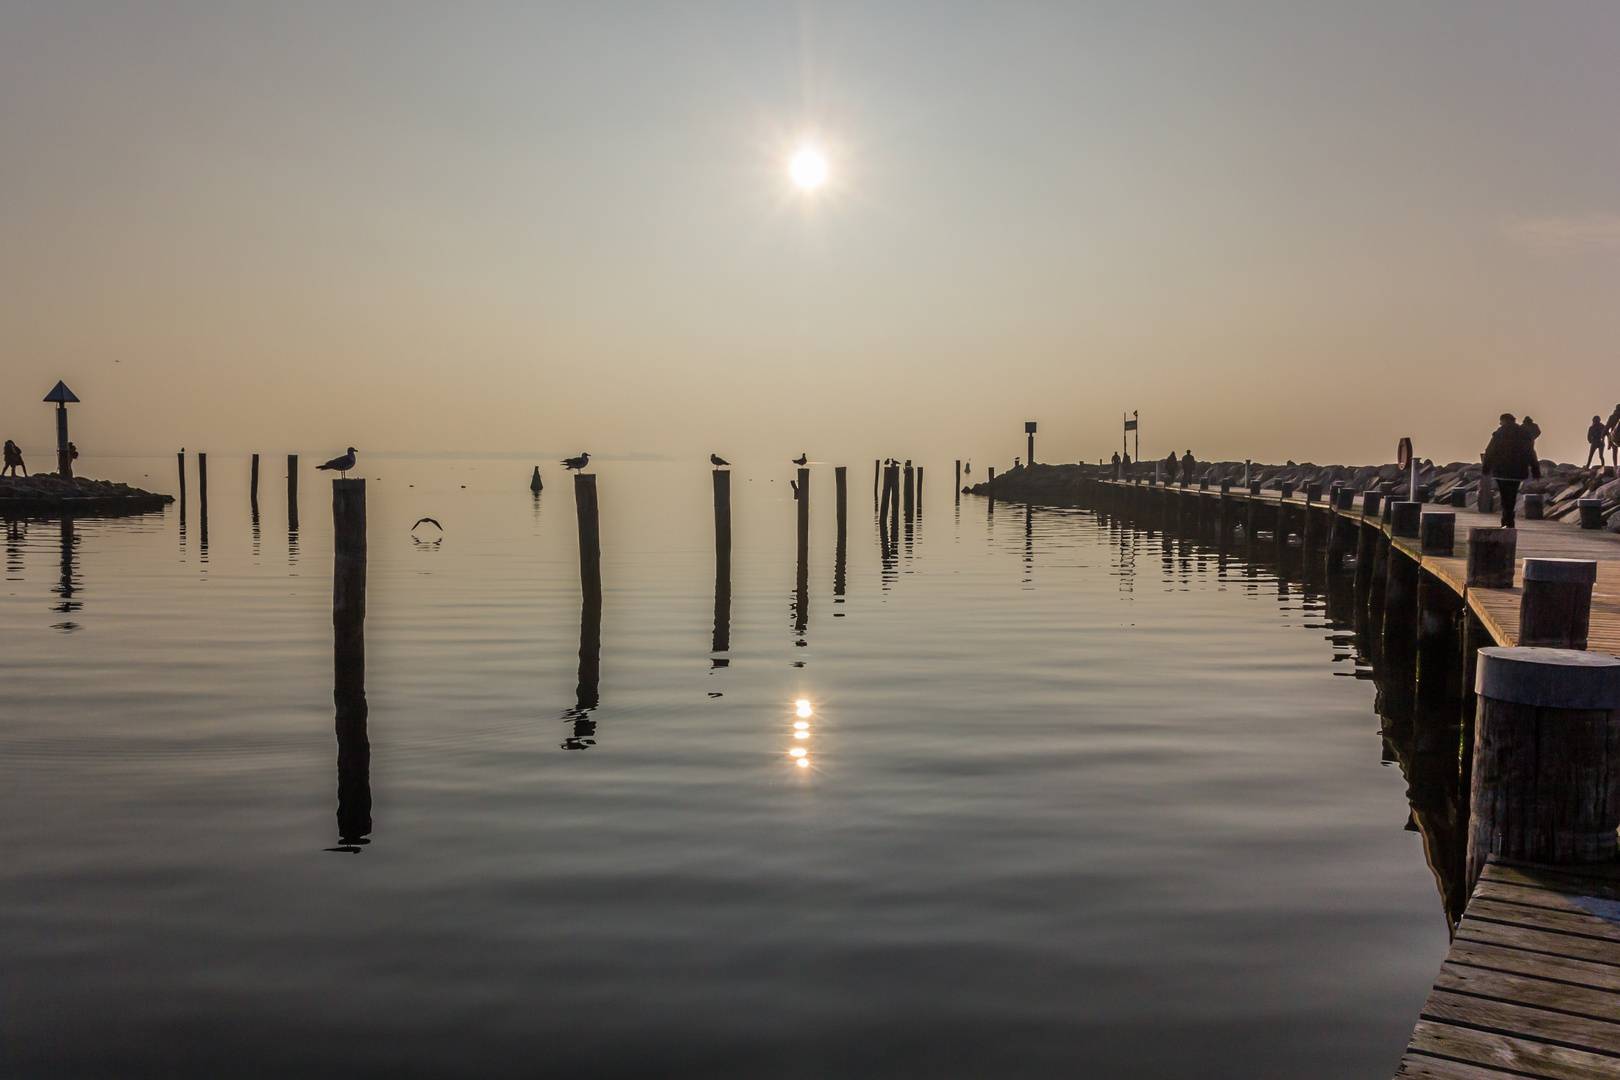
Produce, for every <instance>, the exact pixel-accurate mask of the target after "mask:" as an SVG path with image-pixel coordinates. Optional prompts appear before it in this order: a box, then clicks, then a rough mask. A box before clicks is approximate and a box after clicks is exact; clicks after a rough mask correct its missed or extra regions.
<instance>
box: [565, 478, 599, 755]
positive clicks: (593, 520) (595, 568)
mask: <svg viewBox="0 0 1620 1080" xmlns="http://www.w3.org/2000/svg"><path fill="white" fill-rule="evenodd" d="M574 512H575V515H576V516H577V517H578V519H579V591H580V614H579V684H578V685H577V686H576V687H575V688H574V699H575V703H574V709H573V712H572V713H571V714H570V715H571V716H573V718H574V734H573V737H572V738H571V739H569V740H568V741H567V742H565V743H564V744H563V745H564V746H565V747H567V748H568V749H583V748H584V747H586V746H588V745H590V742H587V741H586V736H589V735H593V734H594V733H595V731H596V726H595V722H594V721H592V720H591V719H590V715H589V714H590V711H591V710H592V709H594V708H596V706H597V704H598V702H599V700H600V689H599V688H600V684H601V673H602V536H601V532H600V527H599V523H598V520H597V505H596V474H595V473H575V474H574ZM592 741H594V740H592Z"/></svg>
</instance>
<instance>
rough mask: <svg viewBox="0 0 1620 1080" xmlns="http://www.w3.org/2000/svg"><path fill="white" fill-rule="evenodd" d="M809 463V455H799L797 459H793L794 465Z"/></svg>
mask: <svg viewBox="0 0 1620 1080" xmlns="http://www.w3.org/2000/svg"><path fill="white" fill-rule="evenodd" d="M809 461H810V455H809V454H800V455H799V456H798V457H796V458H794V459H793V464H795V465H805V464H808V463H809Z"/></svg>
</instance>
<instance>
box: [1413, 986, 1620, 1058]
mask: <svg viewBox="0 0 1620 1080" xmlns="http://www.w3.org/2000/svg"><path fill="white" fill-rule="evenodd" d="M1423 1019H1425V1020H1429V1021H1432V1022H1434V1023H1446V1024H1461V1025H1465V1026H1468V1027H1471V1028H1476V1029H1479V1030H1482V1031H1492V1032H1495V1033H1496V1034H1498V1035H1508V1036H1512V1037H1513V1038H1517V1039H1526V1040H1534V1041H1536V1042H1544V1043H1557V1044H1559V1045H1561V1046H1568V1047H1574V1048H1575V1049H1577V1050H1587V1051H1591V1052H1592V1053H1598V1054H1609V1055H1613V1056H1614V1060H1611V1062H1610V1064H1609V1068H1610V1070H1611V1072H1610V1075H1611V1076H1616V1075H1620V1024H1611V1023H1607V1022H1605V1021H1602V1020H1593V1019H1591V1018H1590V1017H1585V1016H1570V1015H1568V1014H1566V1013H1558V1012H1552V1011H1550V1010H1547V1009H1538V1008H1533V1007H1531V1006H1528V1005H1518V1004H1515V1003H1513V1002H1509V1001H1492V1000H1490V999H1488V998H1477V997H1470V996H1468V995H1466V994H1453V993H1450V992H1448V991H1445V990H1438V989H1437V990H1435V991H1434V992H1433V993H1432V994H1430V995H1429V1000H1428V1001H1425V1002H1424V1003H1423Z"/></svg>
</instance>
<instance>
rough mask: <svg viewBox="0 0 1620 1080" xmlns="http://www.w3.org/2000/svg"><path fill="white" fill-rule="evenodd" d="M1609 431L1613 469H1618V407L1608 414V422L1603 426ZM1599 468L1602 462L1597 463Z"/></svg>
mask: <svg viewBox="0 0 1620 1080" xmlns="http://www.w3.org/2000/svg"><path fill="white" fill-rule="evenodd" d="M1605 426H1606V427H1607V428H1608V431H1609V447H1610V448H1611V449H1612V450H1613V451H1614V467H1615V468H1617V469H1620V405H1616V406H1615V407H1614V412H1612V413H1610V414H1609V422H1608V424H1607V425H1605ZM1598 464H1599V465H1600V466H1601V465H1602V464H1603V462H1602V460H1601V459H1600V460H1599V461H1598Z"/></svg>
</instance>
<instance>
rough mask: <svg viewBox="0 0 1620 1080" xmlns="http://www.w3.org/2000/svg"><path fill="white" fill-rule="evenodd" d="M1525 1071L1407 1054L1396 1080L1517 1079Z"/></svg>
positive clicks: (1396, 1072)
mask: <svg viewBox="0 0 1620 1080" xmlns="http://www.w3.org/2000/svg"><path fill="white" fill-rule="evenodd" d="M1523 1076H1524V1074H1523V1073H1516V1072H1503V1071H1502V1070H1501V1069H1493V1068H1490V1067H1489V1066H1486V1065H1465V1064H1463V1063H1462V1062H1460V1061H1447V1060H1446V1059H1445V1058H1434V1057H1426V1056H1424V1055H1422V1054H1407V1055H1406V1057H1404V1058H1402V1059H1401V1067H1400V1068H1399V1069H1396V1070H1395V1080H1517V1078H1520V1077H1523Z"/></svg>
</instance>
